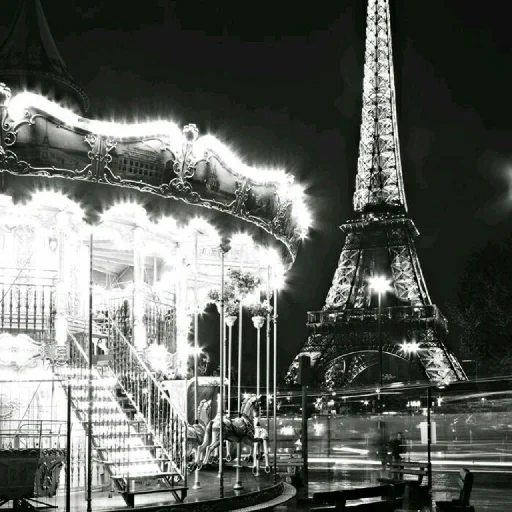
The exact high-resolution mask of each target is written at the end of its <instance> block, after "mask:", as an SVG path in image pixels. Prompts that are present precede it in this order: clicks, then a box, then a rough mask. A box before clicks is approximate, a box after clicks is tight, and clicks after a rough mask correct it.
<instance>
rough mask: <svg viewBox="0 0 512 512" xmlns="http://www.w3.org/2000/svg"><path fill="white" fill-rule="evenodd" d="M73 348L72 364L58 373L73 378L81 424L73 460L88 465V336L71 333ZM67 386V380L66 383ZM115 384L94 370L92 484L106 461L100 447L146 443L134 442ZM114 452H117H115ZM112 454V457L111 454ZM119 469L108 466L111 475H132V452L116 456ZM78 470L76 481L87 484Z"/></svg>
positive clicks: (70, 352)
mask: <svg viewBox="0 0 512 512" xmlns="http://www.w3.org/2000/svg"><path fill="white" fill-rule="evenodd" d="M68 336H69V340H70V346H69V355H70V358H69V365H68V367H67V368H61V369H60V370H59V373H60V374H61V376H62V377H63V379H65V378H66V377H67V378H69V379H70V381H69V382H70V383H71V393H72V399H73V404H74V411H75V414H76V416H77V418H78V420H79V421H80V423H81V425H82V428H83V429H84V431H83V432H80V433H79V436H78V438H76V436H75V438H74V442H73V443H72V452H71V455H72V458H73V457H75V458H76V460H73V459H72V463H73V462H80V461H81V462H82V463H85V458H86V447H85V444H84V443H85V442H86V440H87V427H88V419H89V418H88V384H89V382H88V379H89V358H88V356H87V353H88V340H87V336H86V335H80V336H78V337H75V336H74V335H73V334H72V333H70V332H68ZM63 383H65V380H63ZM115 385H116V382H115V379H104V378H103V376H102V375H101V374H100V373H99V372H98V370H96V369H95V368H93V370H92V392H93V395H92V398H93V410H92V443H93V448H94V449H93V452H92V461H93V468H92V472H93V484H94V483H95V482H96V484H98V482H100V479H99V478H98V473H99V470H98V468H99V466H101V462H103V459H102V457H103V454H104V452H103V451H99V450H98V447H100V446H102V447H104V446H107V447H110V448H111V449H112V450H114V451H115V450H116V449H119V448H120V447H126V446H134V445H141V444H143V441H142V440H140V439H139V440H138V441H137V440H134V438H133V434H136V432H135V431H134V429H133V428H132V427H131V426H130V424H129V422H128V418H127V417H126V415H125V414H124V412H123V411H122V409H121V407H120V406H119V404H118V402H117V401H116V399H115V398H114V395H113V392H114V388H115ZM114 453H115V452H114ZM110 455H111V454H110ZM115 458H116V462H117V466H115V467H114V466H112V465H108V466H107V470H108V471H109V473H110V474H111V475H112V474H113V472H115V473H116V474H120V473H122V474H124V475H125V476H129V471H130V467H129V463H130V453H129V451H127V452H122V453H121V454H120V455H117V456H116V457H115ZM72 469H74V470H75V471H74V472H72V473H71V476H72V479H73V481H75V480H76V481H77V482H81V481H85V480H84V479H85V471H84V470H82V469H81V468H80V467H76V468H75V467H73V468H72Z"/></svg>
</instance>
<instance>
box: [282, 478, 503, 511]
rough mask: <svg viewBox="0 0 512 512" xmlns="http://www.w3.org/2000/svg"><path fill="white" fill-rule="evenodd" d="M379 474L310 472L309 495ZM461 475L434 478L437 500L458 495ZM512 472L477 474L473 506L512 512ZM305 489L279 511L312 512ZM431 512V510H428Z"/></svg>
mask: <svg viewBox="0 0 512 512" xmlns="http://www.w3.org/2000/svg"><path fill="white" fill-rule="evenodd" d="M376 478H377V473H376V472H375V471H370V470H357V469H346V470H340V471H336V472H334V471H331V472H329V473H320V472H316V471H312V472H310V483H309V486H308V491H307V494H308V496H309V497H312V495H313V493H314V492H317V491H327V490H335V489H346V488H350V487H358V486H364V485H375V484H376V483H377V482H376ZM456 482H457V472H456V471H455V470H454V471H443V472H436V473H434V475H433V496H434V499H447V498H449V497H450V496H455V495H456V493H457V483H456ZM511 487H512V473H504V472H501V471H500V472H494V473H491V472H485V473H483V472H475V484H474V487H473V492H472V494H471V503H472V505H474V507H475V510H476V511H477V512H507V511H510V510H512V498H511V497H510V490H511ZM304 498H305V491H304V489H298V492H297V497H295V498H293V499H292V500H290V501H289V502H288V503H287V504H285V505H280V506H277V507H274V508H273V509H272V510H274V511H276V512H292V511H294V510H301V511H302V510H303V511H307V510H310V508H311V505H310V504H308V503H307V502H305V500H304ZM425 510H428V509H425Z"/></svg>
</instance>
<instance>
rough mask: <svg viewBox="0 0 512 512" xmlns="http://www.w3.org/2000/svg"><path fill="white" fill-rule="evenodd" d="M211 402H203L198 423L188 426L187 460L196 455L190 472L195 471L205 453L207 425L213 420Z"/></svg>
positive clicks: (198, 408)
mask: <svg viewBox="0 0 512 512" xmlns="http://www.w3.org/2000/svg"><path fill="white" fill-rule="evenodd" d="M211 407H212V401H211V400H201V402H200V403H199V405H198V406H197V420H198V421H197V423H194V424H193V425H187V449H188V450H187V451H188V453H187V459H190V457H191V456H192V455H194V459H193V462H192V464H191V465H190V466H189V471H194V469H196V467H197V466H198V464H199V462H200V460H201V453H202V452H203V449H204V448H202V446H203V440H204V434H205V430H206V425H207V424H208V423H209V422H210V419H211Z"/></svg>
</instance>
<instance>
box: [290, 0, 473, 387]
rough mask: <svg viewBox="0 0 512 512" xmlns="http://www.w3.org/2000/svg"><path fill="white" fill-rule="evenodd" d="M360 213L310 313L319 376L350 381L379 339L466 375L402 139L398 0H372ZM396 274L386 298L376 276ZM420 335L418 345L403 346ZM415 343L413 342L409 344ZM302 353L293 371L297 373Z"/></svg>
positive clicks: (431, 365)
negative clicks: (395, 39) (407, 189)
mask: <svg viewBox="0 0 512 512" xmlns="http://www.w3.org/2000/svg"><path fill="white" fill-rule="evenodd" d="M354 213H355V215H354V217H353V219H352V220H350V221H348V222H347V223H345V224H343V225H342V227H341V229H342V231H343V232H344V233H346V241H345V245H344V247H343V250H342V253H341V257H340V260H339V264H338V268H337V270H336V273H335V275H334V279H333V282H332V285H331V288H330V290H329V293H328V294H327V299H326V302H325V305H324V308H323V310H322V311H318V312H309V313H308V327H309V329H310V334H309V337H308V340H307V342H306V343H305V345H304V347H303V348H302V350H301V354H302V353H308V354H310V356H311V358H312V363H313V375H314V376H315V377H316V381H317V383H319V384H320V383H321V384H322V385H323V386H325V387H327V388H330V389H332V388H336V387H341V386H344V385H347V384H349V383H350V382H352V381H353V380H354V379H355V378H356V377H357V376H358V375H359V374H360V373H361V372H363V371H364V370H366V369H367V368H369V367H371V366H373V365H376V364H378V363H379V349H381V350H382V352H383V353H384V354H386V358H387V357H389V355H392V356H396V357H398V358H401V359H403V360H406V361H409V362H411V363H413V364H417V365H418V366H419V368H420V369H421V371H422V372H423V375H424V376H426V377H427V378H428V379H429V380H430V381H432V382H436V383H441V384H447V383H449V382H452V381H455V380H465V379H466V375H465V373H464V371H463V370H462V367H461V366H460V364H459V362H458V361H457V359H456V358H455V356H454V355H453V354H452V352H451V351H450V350H449V349H448V347H447V345H446V343H445V338H446V334H447V322H446V319H445V318H444V316H443V315H442V313H441V312H440V311H439V309H438V308H437V306H435V305H434V304H432V301H431V300H430V296H429V293H428V291H427V287H426V285H425V281H424V279H423V274H422V272H421V267H420V264H419V261H418V256H417V253H416V248H415V246H414V237H416V236H417V235H418V234H419V233H418V231H417V229H416V227H415V225H414V223H413V221H412V220H411V219H410V218H409V217H408V216H407V203H406V199H405V193H404V186H403V178H402V166H401V162H400V148H399V140H398V129H397V116H396V105H395V86H394V77H393V55H392V49H391V27H390V12H389V0H369V1H368V14H367V27H366V50H365V65H364V81H363V112H362V120H361V138H360V145H359V159H358V167H357V177H356V189H355V193H354ZM377 275H383V276H386V277H387V278H389V279H390V281H391V283H392V288H393V290H392V291H391V293H388V294H387V295H385V296H383V297H382V307H381V308H380V321H381V329H380V333H381V334H380V336H379V335H378V332H379V328H378V323H379V308H378V307H377V301H378V298H377V296H376V295H375V293H372V290H371V288H370V284H369V280H370V279H371V278H372V277H374V276H377ZM404 342H405V343H414V346H415V347H417V349H418V350H417V351H415V353H411V352H410V351H409V352H407V351H403V347H404V345H403V343H404ZM409 346H411V345H409ZM297 369H298V359H295V361H294V362H293V363H292V365H291V367H290V370H289V372H288V376H287V380H288V381H289V382H290V381H293V380H295V377H296V374H297Z"/></svg>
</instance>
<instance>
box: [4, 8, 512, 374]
mask: <svg viewBox="0 0 512 512" xmlns="http://www.w3.org/2000/svg"><path fill="white" fill-rule="evenodd" d="M16 3H17V2H4V3H3V4H2V9H1V10H2V15H1V18H0V39H1V40H2V41H3V39H4V37H5V36H6V33H7V29H8V26H9V24H10V23H11V20H12V19H13V17H14V14H15V10H16V5H15V4H16ZM42 3H43V7H44V9H45V12H46V17H47V20H48V23H49V25H50V27H51V29H52V32H53V36H54V38H55V41H56V42H57V45H58V47H59V49H60V52H61V55H62V57H63V59H64V61H65V62H66V63H67V66H68V69H69V70H70V72H71V74H72V75H73V76H74V77H75V79H76V81H77V82H78V83H79V84H81V85H82V86H83V87H84V89H85V90H86V91H87V93H88V94H89V97H90V99H91V105H92V109H91V114H90V116H92V117H100V118H104V119H109V118H111V117H112V116H113V117H114V118H115V119H118V120H124V119H135V118H138V119H145V118H154V117H164V118H169V119H172V120H174V121H176V122H177V123H178V124H181V125H184V124H187V123H195V124H197V125H198V127H199V129H200V132H202V133H205V132H211V133H213V134H215V135H216V136H217V137H218V138H220V139H221V140H223V141H225V142H227V143H228V144H229V145H230V146H231V147H232V148H234V149H236V150H237V151H238V152H239V154H240V155H241V156H242V157H243V158H244V160H245V161H246V162H247V163H250V164H252V165H262V166H277V167H281V166H282V167H285V168H286V169H287V170H289V172H290V173H292V174H294V175H295V176H296V178H297V179H298V180H299V181H300V182H302V183H304V184H305V185H306V186H307V192H308V195H309V198H310V205H311V208H312V210H313V213H314V219H315V225H314V229H313V231H312V233H311V236H310V238H309V239H308V240H307V241H306V242H305V244H304V246H303V248H302V250H301V252H300V254H299V257H298V259H297V261H296V264H295V266H294V267H293V269H292V270H291V272H290V274H289V278H288V281H287V287H286V290H285V291H284V292H283V294H282V300H281V302H280V318H281V320H282V322H281V324H280V335H279V336H280V345H281V347H282V348H281V349H280V352H279V364H280V370H284V369H285V368H286V367H287V365H288V364H289V362H290V361H291V359H292V358H293V357H294V356H295V354H296V353H297V351H298V349H299V348H300V346H301V344H302V343H303V342H304V340H305V337H306V327H305V320H306V311H307V310H316V309H321V307H322V306H323V302H324V299H325V296H326V294H327V291H328V288H329V286H330V284H331V279H332V276H333V273H334V271H335V268H336V265H337V261H338V257H339V254H340V251H341V248H342V245H343V242H344V237H343V235H342V233H341V231H339V229H338V226H339V225H340V224H341V223H342V222H344V221H345V220H347V219H349V218H350V216H351V215H352V193H353V189H354V182H355V174H356V165H357V154H358V144H359V123H360V117H361V101H362V100H361V95H362V73H363V56H364V35H365V21H366V2H365V1H364V0H345V1H343V2H318V3H315V4H311V3H299V2H293V3H292V2H267V1H260V2H257V3H255V2H253V3H248V2H233V1H231V0H230V1H223V2H211V1H195V2H186V1H180V2H176V3H174V2H172V3H171V2H169V1H168V0H153V1H148V2H141V3H137V4H136V7H135V8H134V9H127V7H126V6H127V2H126V1H120V0H108V1H106V2H101V3H100V2H95V3H97V4H98V6H96V7H90V4H91V2H90V1H89V0H51V1H46V2H45V1H43V2H42ZM391 6H392V25H393V38H394V39H393V52H394V60H395V78H396V89H397V101H398V123H399V135H400V140H401V154H402V166H403V172H404V181H405V189H406V195H407V201H408V205H409V214H410V216H411V217H412V219H413V220H414V221H415V223H416V225H417V227H418V229H419V231H420V233H421V235H420V237H419V239H417V247H418V254H419V258H420V262H421V264H422V268H423V272H424V276H425V280H426V283H427V286H428V288H429V291H430V295H431V297H432V300H433V301H434V302H435V303H437V305H438V306H440V308H441V309H442V311H444V313H445V314H446V315H447V316H448V319H449V315H448V311H447V310H448V308H447V305H448V304H449V303H450V301H452V300H453V299H454V297H455V294H456V291H457V282H458V278H459V275H460V273H461V271H462V269H463V266H464V263H465V261H466V260H467V259H468V257H469V256H470V255H471V253H472V252H474V251H475V250H476V249H477V248H479V247H480V246H482V245H483V244H484V243H485V242H486V241H487V240H490V239H494V240H499V239H501V238H504V237H505V236H506V235H508V234H510V233H511V232H512V212H511V208H510V205H511V204H512V194H511V190H512V189H511V182H512V181H511V180H512V166H511V164H510V162H511V160H512V156H511V155H510V153H511V151H512V150H511V140H512V130H511V119H512V101H511V98H512V92H511V91H512V88H511V87H512V86H511V81H510V78H509V77H510V69H512V52H511V48H512V33H511V31H510V18H509V16H508V11H507V2H502V1H499V0H492V1H487V2H485V4H477V3H471V2H467V1H463V0H460V1H455V0H430V1H429V2H428V3H427V2H419V1H417V0H416V1H411V0H392V2H391ZM454 338H455V336H454V335H453V333H452V336H451V341H452V343H453V344H455V339H454ZM248 350H251V347H248Z"/></svg>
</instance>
